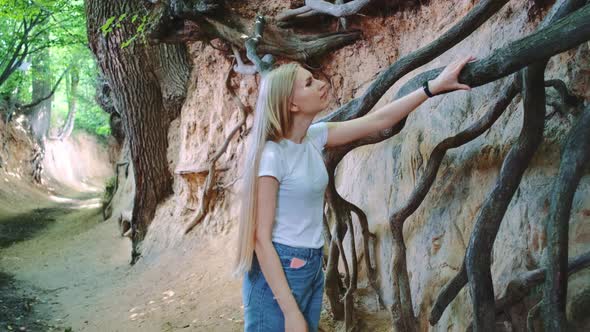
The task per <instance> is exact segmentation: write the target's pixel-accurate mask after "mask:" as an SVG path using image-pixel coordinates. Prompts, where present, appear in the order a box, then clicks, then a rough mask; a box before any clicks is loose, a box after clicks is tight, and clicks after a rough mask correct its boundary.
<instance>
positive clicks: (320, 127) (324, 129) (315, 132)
mask: <svg viewBox="0 0 590 332" xmlns="http://www.w3.org/2000/svg"><path fill="white" fill-rule="evenodd" d="M307 136H308V137H309V138H310V140H311V141H312V142H313V143H314V144H315V145H316V146H317V147H318V148H319V149H323V148H324V146H325V145H326V141H327V139H328V123H327V122H323V121H322V122H316V123H312V124H311V125H310V126H309V128H307Z"/></svg>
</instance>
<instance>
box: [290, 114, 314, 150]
mask: <svg viewBox="0 0 590 332" xmlns="http://www.w3.org/2000/svg"><path fill="white" fill-rule="evenodd" d="M298 113H299V112H298ZM298 113H295V114H294V116H293V125H292V126H291V130H290V131H289V133H287V135H286V136H285V138H286V139H289V140H291V141H293V142H295V143H297V144H301V143H302V142H303V138H304V137H305V135H306V134H307V128H309V125H311V122H312V121H313V117H309V116H307V115H306V114H301V113H299V114H298Z"/></svg>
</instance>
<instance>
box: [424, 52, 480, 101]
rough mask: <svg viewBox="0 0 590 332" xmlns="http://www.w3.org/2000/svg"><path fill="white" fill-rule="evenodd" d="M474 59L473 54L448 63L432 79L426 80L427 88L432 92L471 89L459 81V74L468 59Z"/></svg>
mask: <svg viewBox="0 0 590 332" xmlns="http://www.w3.org/2000/svg"><path fill="white" fill-rule="evenodd" d="M473 60H475V57H474V56H471V55H470V56H467V57H465V58H463V59H459V60H456V61H453V62H451V63H450V64H448V65H447V66H446V67H445V69H444V70H443V71H442V72H441V73H440V74H439V75H438V76H437V77H436V78H435V79H433V80H432V81H429V82H428V88H429V89H430V92H432V93H433V94H438V93H441V92H449V91H454V90H471V88H470V87H469V86H468V85H465V84H461V83H459V74H460V73H461V70H462V69H463V67H465V65H466V64H467V63H468V62H469V61H473Z"/></svg>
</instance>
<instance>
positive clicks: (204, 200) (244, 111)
mask: <svg viewBox="0 0 590 332" xmlns="http://www.w3.org/2000/svg"><path fill="white" fill-rule="evenodd" d="M232 70H233V63H232V65H231V66H230V68H229V70H228V73H227V76H226V78H225V86H226V88H227V90H228V91H229V93H230V94H231V96H232V99H233V100H234V101H235V102H236V104H237V105H238V108H239V109H240V112H241V115H242V116H241V117H242V119H241V120H240V122H238V124H236V125H235V126H234V128H233V129H232V130H231V131H230V133H229V135H228V136H227V138H226V139H225V142H224V143H223V145H222V146H221V147H220V148H219V149H218V150H217V152H216V153H215V155H214V156H213V158H211V161H210V162H209V170H208V173H207V178H206V179H205V183H204V184H203V190H202V192H201V197H199V201H200V204H199V209H198V211H197V214H196V216H195V217H194V218H193V221H191V222H190V223H189V224H188V225H186V227H185V230H184V233H185V234H186V233H188V232H190V231H191V229H193V228H194V227H195V226H196V225H198V224H199V223H200V222H201V221H202V220H203V218H205V216H206V215H207V213H208V212H209V207H210V201H211V196H212V195H211V194H212V193H213V189H214V186H213V185H214V183H215V174H216V173H215V171H216V169H215V164H216V163H217V160H218V159H219V158H220V157H221V156H222V155H223V154H224V153H225V151H226V150H227V147H228V145H229V142H230V141H231V140H232V139H233V137H234V136H235V134H236V133H237V132H238V131H239V130H240V129H241V128H242V127H243V126H245V125H246V119H247V117H248V114H249V113H251V112H252V110H251V109H250V107H247V106H245V105H244V104H243V103H242V101H241V100H240V99H239V97H238V96H237V95H236V93H235V92H234V90H233V88H232V87H231V73H232Z"/></svg>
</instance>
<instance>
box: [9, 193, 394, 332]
mask: <svg viewBox="0 0 590 332" xmlns="http://www.w3.org/2000/svg"><path fill="white" fill-rule="evenodd" d="M56 200H57V201H59V203H55V202H54V203H52V204H48V205H44V206H40V207H36V208H34V209H31V210H30V211H29V212H25V213H21V214H20V215H16V216H9V217H4V218H0V234H8V233H10V234H13V235H14V236H13V238H12V239H8V238H7V237H6V236H5V235H3V237H2V238H1V239H0V246H1V247H0V248H1V249H0V271H1V273H0V300H1V301H2V302H1V303H0V309H2V310H0V312H2V314H0V331H11V330H10V329H9V328H8V326H10V328H12V331H19V329H20V328H21V327H22V328H24V329H23V330H24V331H76V332H78V331H100V332H105V331H106V332H111V331H112V332H117V331H120V332H123V331H125V332H128V331H142V332H143V331H145V332H151V331H154V332H161V331H208V332H210V331H222V332H226V331H227V332H232V331H236V332H237V331H243V308H242V306H241V280H234V279H231V278H230V277H229V272H230V269H229V268H228V263H229V262H230V261H231V257H232V253H233V250H232V249H233V248H232V246H231V243H232V240H233V239H234V235H235V234H234V233H233V231H231V232H229V234H227V235H224V234H221V235H215V236H212V237H211V238H209V239H198V241H199V243H198V244H197V245H195V244H194V243H191V245H190V246H188V245H186V244H185V245H182V244H179V245H178V246H177V247H176V248H175V249H169V250H167V251H165V252H164V253H162V254H160V255H159V256H157V257H149V258H146V259H141V260H140V261H139V262H138V263H137V264H136V265H134V266H131V265H129V258H130V257H129V256H130V254H129V253H130V251H131V245H130V241H129V239H127V238H123V237H121V236H120V234H119V233H118V230H117V225H115V224H114V223H111V222H103V221H102V217H101V213H100V208H99V207H97V203H98V199H97V198H91V197H83V198H74V199H71V198H65V197H54V201H56ZM7 230H10V232H7ZM16 237H18V239H17V238H16ZM195 240H196V239H193V240H192V241H195ZM15 241H16V242H15ZM189 247H190V248H192V249H191V250H187V249H186V248H189ZM357 294H358V295H362V296H366V297H367V298H374V294H373V292H372V291H367V290H366V289H362V288H360V289H359V291H358V293H357ZM364 294H365V295H364ZM362 302H363V303H367V302H371V301H370V300H369V301H367V300H364V301H362ZM373 302H374V301H373ZM359 303H360V302H359ZM362 306H365V305H362ZM359 307H361V305H360V304H359ZM327 308H329V305H328V303H327V299H326V297H324V309H323V312H322V320H321V323H320V326H321V331H326V332H327V331H335V330H339V326H335V325H334V324H333V323H332V320H331V318H330V314H329V312H328V311H329V310H328V309H327ZM372 310H374V308H369V307H367V308H359V311H358V317H363V318H364V319H363V321H365V322H367V323H363V324H371V326H368V325H363V329H362V330H370V331H390V329H389V328H388V327H387V325H383V323H385V322H386V321H387V317H385V316H384V312H381V313H377V314H371V315H372V316H371V317H368V316H366V315H367V314H366V313H363V311H365V312H370V311H372ZM385 315H386V314H385Z"/></svg>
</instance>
